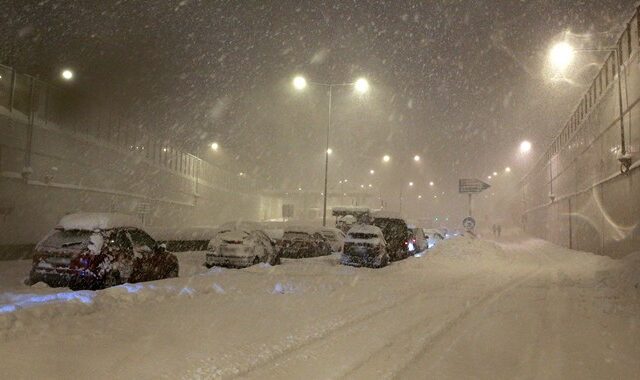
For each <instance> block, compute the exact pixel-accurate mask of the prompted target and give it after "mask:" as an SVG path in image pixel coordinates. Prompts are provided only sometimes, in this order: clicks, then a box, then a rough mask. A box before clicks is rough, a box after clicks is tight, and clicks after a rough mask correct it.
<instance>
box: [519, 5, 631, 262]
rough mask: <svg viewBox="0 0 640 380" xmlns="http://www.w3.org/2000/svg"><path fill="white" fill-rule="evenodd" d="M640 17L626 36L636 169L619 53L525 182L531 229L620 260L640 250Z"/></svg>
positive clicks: (525, 220)
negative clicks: (623, 161) (623, 169)
mask: <svg viewBox="0 0 640 380" xmlns="http://www.w3.org/2000/svg"><path fill="white" fill-rule="evenodd" d="M639 22H640V21H639V18H638V14H637V13H636V15H635V16H634V17H633V18H632V20H631V21H630V22H629V24H628V25H627V28H626V30H625V31H624V32H623V34H622V36H621V38H620V40H619V43H618V46H619V48H620V51H621V52H622V62H623V64H624V68H623V70H622V78H621V79H622V97H623V113H624V118H623V120H624V131H625V140H626V141H625V142H626V148H627V152H628V153H630V154H631V157H632V160H633V165H632V168H631V171H630V172H629V173H628V174H626V175H624V174H621V173H620V162H619V161H618V156H619V154H620V153H621V145H622V144H621V137H620V117H619V115H620V111H619V103H618V76H617V75H618V65H617V64H616V62H615V54H613V53H612V54H611V55H610V56H609V58H608V59H607V61H606V62H605V64H604V65H603V67H602V69H601V70H600V72H599V74H598V75H597V76H596V78H595V79H594V81H593V84H592V85H591V87H590V88H589V91H588V92H587V93H586V94H585V95H584V97H583V99H582V101H581V103H580V104H579V106H578V108H577V109H576V111H575V112H574V114H573V115H572V116H571V118H570V119H569V120H568V121H567V123H566V125H565V127H564V128H563V129H562V131H561V133H560V134H559V135H558V137H557V138H556V139H555V141H554V143H553V144H552V145H551V146H550V147H549V149H548V151H547V152H546V153H545V155H544V156H543V157H542V158H541V159H540V160H539V161H538V163H537V164H536V165H535V167H534V168H533V170H532V171H531V172H530V173H529V174H528V175H527V176H526V177H525V178H524V179H523V181H522V183H521V187H520V190H519V191H520V193H521V197H522V202H521V203H522V204H521V214H522V224H523V226H524V228H525V229H526V230H527V231H528V232H530V233H532V234H534V235H536V236H538V237H541V238H544V239H547V240H550V241H553V242H555V243H557V244H561V245H563V246H566V247H571V248H575V249H579V250H584V251H590V252H595V253H599V254H604V255H609V256H614V257H620V256H624V255H626V254H628V253H630V252H634V251H640V169H638V167H639V166H640V59H639V54H640V41H639V39H638V37H639Z"/></svg>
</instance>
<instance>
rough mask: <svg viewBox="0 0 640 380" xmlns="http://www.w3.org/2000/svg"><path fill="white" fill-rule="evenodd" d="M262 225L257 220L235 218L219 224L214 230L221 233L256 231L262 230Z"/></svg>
mask: <svg viewBox="0 0 640 380" xmlns="http://www.w3.org/2000/svg"><path fill="white" fill-rule="evenodd" d="M262 229H263V226H262V225H261V224H260V223H258V222H252V221H250V220H236V221H231V222H226V223H223V224H221V225H220V226H219V227H218V228H216V230H215V234H216V235H217V234H221V233H224V232H229V231H257V230H262Z"/></svg>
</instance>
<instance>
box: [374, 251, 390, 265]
mask: <svg viewBox="0 0 640 380" xmlns="http://www.w3.org/2000/svg"><path fill="white" fill-rule="evenodd" d="M387 265H389V255H387V254H385V255H384V256H382V257H381V258H380V261H379V262H378V264H377V265H376V268H382V267H386V266H387Z"/></svg>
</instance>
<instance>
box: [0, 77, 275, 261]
mask: <svg viewBox="0 0 640 380" xmlns="http://www.w3.org/2000/svg"><path fill="white" fill-rule="evenodd" d="M67 100H68V99H67V98H66V94H65V93H64V91H63V90H61V89H59V88H57V87H55V86H52V85H50V84H47V83H45V82H42V81H40V80H38V79H36V78H34V77H31V76H28V75H22V74H19V73H16V72H15V71H14V70H12V69H11V68H9V67H6V66H0V259H2V258H3V257H4V258H9V257H16V256H17V255H28V254H29V251H30V249H31V247H32V246H33V244H34V243H36V242H37V241H38V240H39V239H40V238H42V237H43V235H44V234H45V233H46V232H47V231H48V230H49V229H51V228H52V227H53V226H55V224H56V223H57V221H58V220H59V219H60V217H61V216H63V215H65V214H67V213H72V212H77V211H111V212H122V213H127V214H135V215H138V217H139V218H140V220H141V221H142V222H143V224H145V225H147V226H151V227H159V228H161V227H166V226H211V225H216V224H219V223H221V222H224V221H228V220H235V219H237V218H246V219H251V220H266V219H272V218H275V217H280V215H281V204H282V201H281V199H280V198H279V197H278V196H276V195H274V194H267V193H265V192H262V191H261V190H262V186H261V184H260V183H258V182H257V181H255V180H253V179H251V178H248V177H247V176H239V175H238V174H237V173H231V172H229V171H227V170H225V169H224V168H221V167H217V166H215V165H212V164H211V163H208V162H206V161H203V160H202V159H200V158H199V157H196V156H194V155H192V154H189V153H187V152H184V151H182V150H180V149H179V148H177V147H176V145H177V144H173V143H172V142H171V141H168V140H165V139H160V138H158V137H156V136H153V135H151V134H149V133H147V132H145V131H143V130H142V129H140V128H138V127H136V126H134V125H130V124H128V123H127V122H126V121H124V120H122V119H119V118H118V117H116V116H114V114H113V113H110V112H109V111H110V110H102V111H101V112H76V110H74V111H73V112H70V111H69V109H68V107H67V104H66V101H67ZM80 111H82V110H80Z"/></svg>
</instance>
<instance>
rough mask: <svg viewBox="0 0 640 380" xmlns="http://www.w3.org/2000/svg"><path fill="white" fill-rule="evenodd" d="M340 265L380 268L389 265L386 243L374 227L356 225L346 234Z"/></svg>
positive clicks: (379, 231)
mask: <svg viewBox="0 0 640 380" xmlns="http://www.w3.org/2000/svg"><path fill="white" fill-rule="evenodd" d="M340 263H341V264H343V265H352V266H370V267H374V268H381V267H384V266H386V265H387V264H388V263H389V253H388V252H387V242H386V241H385V240H384V235H383V234H382V230H381V229H380V228H378V227H376V226H370V225H366V224H357V225H355V226H353V227H351V229H350V230H349V232H347V237H346V238H345V241H344V251H343V252H342V256H341V257H340Z"/></svg>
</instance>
